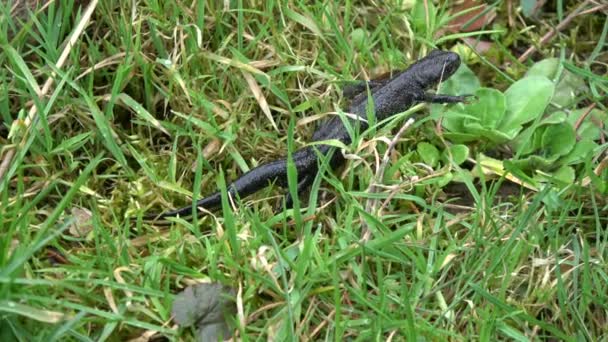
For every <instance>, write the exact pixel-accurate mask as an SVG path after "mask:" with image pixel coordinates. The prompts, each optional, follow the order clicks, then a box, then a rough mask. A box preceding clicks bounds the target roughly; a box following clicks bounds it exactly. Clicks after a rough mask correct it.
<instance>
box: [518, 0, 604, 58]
mask: <svg viewBox="0 0 608 342" xmlns="http://www.w3.org/2000/svg"><path fill="white" fill-rule="evenodd" d="M592 2H593V0H586V1H585V2H583V3H582V4H580V5H579V6H578V7H577V8H576V9H575V10H574V11H572V13H570V14H569V15H568V16H567V17H566V18H565V19H564V20H563V21H562V22H561V23H559V24H558V25H557V26H556V27H555V28H554V29H552V30H551V31H549V32H547V33H546V34H545V35H544V36H543V37H542V38H541V39H540V41H539V42H538V46H539V47H540V46H542V45H544V44H546V43H547V42H548V41H550V40H551V39H553V37H554V36H555V35H556V34H557V32H559V31H561V30H563V29H564V28H565V27H566V26H568V24H570V22H571V21H572V20H574V18H576V17H577V16H578V15H579V14H581V12H582V11H583V9H584V8H585V7H587V5H589V4H590V3H592ZM606 7H608V5H603V6H597V7H595V8H594V9H595V11H599V10H601V9H602V8H606ZM585 13H589V11H586V12H585ZM536 50H537V47H536V46H530V48H529V49H528V50H526V52H524V53H523V54H522V55H521V56H519V58H518V59H517V60H518V61H519V62H520V63H523V62H525V61H526V59H528V57H530V55H531V54H533V53H534V52H536Z"/></svg>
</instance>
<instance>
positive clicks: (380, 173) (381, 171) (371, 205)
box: [361, 118, 414, 242]
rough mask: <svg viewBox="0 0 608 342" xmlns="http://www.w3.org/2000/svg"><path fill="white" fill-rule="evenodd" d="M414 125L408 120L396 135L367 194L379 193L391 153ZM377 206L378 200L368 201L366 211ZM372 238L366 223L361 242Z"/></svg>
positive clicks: (411, 120)
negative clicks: (378, 185)
mask: <svg viewBox="0 0 608 342" xmlns="http://www.w3.org/2000/svg"><path fill="white" fill-rule="evenodd" d="M413 124H414V119H412V118H410V119H409V120H407V122H406V123H405V124H404V125H403V127H401V129H400V130H399V132H397V134H396V135H395V137H394V138H393V140H391V142H390V144H389V145H388V148H387V149H386V152H385V153H384V156H383V157H382V162H381V164H380V167H379V168H378V170H377V171H376V175H375V176H374V179H373V181H372V184H371V185H370V186H369V189H368V190H367V193H369V194H373V193H375V192H376V191H377V189H378V187H377V186H376V184H377V183H379V182H380V181H381V180H382V177H384V171H385V170H386V166H387V165H388V162H389V161H390V155H391V152H393V150H394V149H395V146H396V145H397V142H398V141H399V139H400V138H401V136H402V135H403V133H405V131H407V129H408V128H410V127H411V126H412V125H413ZM377 206H378V200H374V199H368V200H367V204H366V206H365V211H367V212H368V213H371V212H373V211H375V210H376V207H377ZM370 236H371V232H370V230H369V227H368V226H367V224H365V222H364V223H363V234H362V237H361V241H362V242H365V241H367V240H369V238H370Z"/></svg>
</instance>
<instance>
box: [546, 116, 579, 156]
mask: <svg viewBox="0 0 608 342" xmlns="http://www.w3.org/2000/svg"><path fill="white" fill-rule="evenodd" d="M575 143H576V136H575V134H574V129H573V128H572V126H570V124H569V123H567V122H564V123H561V124H556V125H549V126H547V128H546V129H545V132H544V133H543V135H542V150H543V154H544V155H545V156H547V157H548V158H556V157H561V156H564V155H566V154H568V152H570V151H572V149H573V148H574V144H575Z"/></svg>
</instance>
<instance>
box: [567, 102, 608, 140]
mask: <svg viewBox="0 0 608 342" xmlns="http://www.w3.org/2000/svg"><path fill="white" fill-rule="evenodd" d="M588 110H589V109H588V108H581V109H576V110H573V111H571V112H570V115H568V117H567V120H568V122H569V123H570V124H571V125H572V126H574V125H575V124H576V122H577V121H578V120H579V119H580V118H581V117H582V116H583V115H586V117H585V118H584V120H583V122H581V123H580V126H579V127H578V130H577V131H576V133H577V134H578V135H579V136H580V137H584V138H590V139H592V140H597V139H599V138H600V133H601V128H600V127H601V126H602V124H603V125H604V127H608V113H606V112H603V111H601V110H599V109H597V108H593V109H592V110H591V112H590V113H589V114H586V112H587V111H588Z"/></svg>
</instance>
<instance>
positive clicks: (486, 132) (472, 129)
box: [465, 122, 512, 144]
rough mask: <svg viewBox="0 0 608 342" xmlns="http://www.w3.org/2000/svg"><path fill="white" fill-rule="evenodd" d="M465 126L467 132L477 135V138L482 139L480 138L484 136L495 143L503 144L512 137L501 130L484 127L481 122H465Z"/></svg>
mask: <svg viewBox="0 0 608 342" xmlns="http://www.w3.org/2000/svg"><path fill="white" fill-rule="evenodd" d="M465 127H466V128H465V132H468V133H469V134H473V135H474V136H477V140H481V139H480V138H482V137H483V138H486V139H487V140H489V141H491V142H493V143H495V144H502V143H505V142H507V141H509V140H511V139H512V137H510V136H507V135H505V134H504V133H503V132H501V131H498V130H496V129H492V128H486V127H483V126H481V125H480V124H479V123H474V122H472V123H469V124H465Z"/></svg>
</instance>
